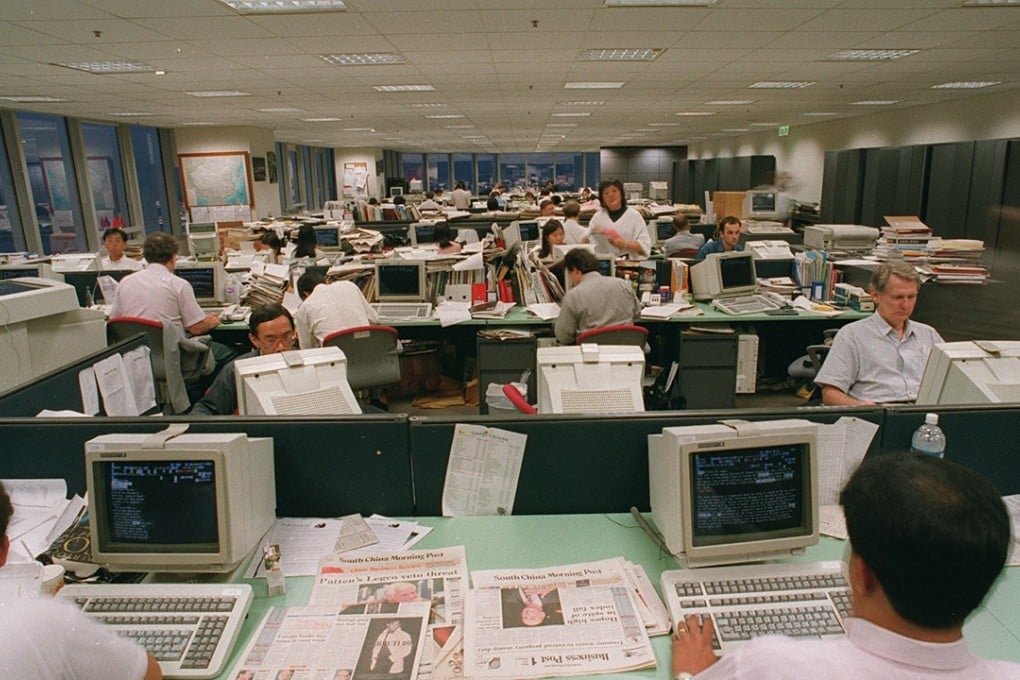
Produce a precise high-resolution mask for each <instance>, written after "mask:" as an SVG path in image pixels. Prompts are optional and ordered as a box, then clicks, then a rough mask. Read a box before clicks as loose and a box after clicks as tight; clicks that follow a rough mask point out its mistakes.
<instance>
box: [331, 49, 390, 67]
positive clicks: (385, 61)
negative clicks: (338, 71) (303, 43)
mask: <svg viewBox="0 0 1020 680" xmlns="http://www.w3.org/2000/svg"><path fill="white" fill-rule="evenodd" d="M319 59H322V60H323V61H324V62H326V63H327V64H332V65H333V66H386V65H389V64H403V63H404V62H405V61H407V60H406V59H404V55H402V54H397V53H396V52H362V53H350V54H320V55H319Z"/></svg>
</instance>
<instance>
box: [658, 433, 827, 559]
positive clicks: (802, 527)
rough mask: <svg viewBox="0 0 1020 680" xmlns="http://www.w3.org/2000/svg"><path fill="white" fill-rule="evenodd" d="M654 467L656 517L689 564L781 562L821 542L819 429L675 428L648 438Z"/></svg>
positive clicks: (671, 547)
mask: <svg viewBox="0 0 1020 680" xmlns="http://www.w3.org/2000/svg"><path fill="white" fill-rule="evenodd" d="M715 428H718V429H719V430H721V431H718V432H715V433H708V432H704V433H702V434H699V435H691V434H690V431H691V430H698V429H701V430H703V431H704V430H712V429H715ZM726 430H728V432H724V431H726ZM648 465H649V469H648V474H649V492H650V494H649V495H650V501H651V509H652V520H653V521H654V522H655V525H656V526H657V527H658V529H659V531H660V532H661V533H662V536H663V539H664V541H665V543H666V545H667V547H668V548H669V550H670V552H671V553H673V554H674V555H675V556H676V557H677V558H678V559H680V561H681V562H682V563H683V564H684V565H685V566H687V567H698V566H711V565H717V564H735V563H741V562H754V561H760V560H767V559H776V558H780V557H785V556H789V555H791V554H800V553H802V552H803V551H804V549H805V548H806V547H807V546H809V545H813V544H815V543H817V542H818V463H817V452H816V443H815V433H814V428H813V427H801V428H789V429H786V428H784V429H776V430H769V431H759V432H753V433H751V434H745V435H740V434H738V433H737V432H736V431H735V430H732V429H730V428H727V427H726V426H721V425H720V426H694V427H693V428H692V427H675V428H672V427H667V428H664V429H663V431H662V434H659V435H650V436H649V437H648Z"/></svg>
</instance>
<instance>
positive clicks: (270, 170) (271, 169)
mask: <svg viewBox="0 0 1020 680" xmlns="http://www.w3.org/2000/svg"><path fill="white" fill-rule="evenodd" d="M266 173H267V174H268V175H269V183H270V184H276V152H275V151H267V152H266Z"/></svg>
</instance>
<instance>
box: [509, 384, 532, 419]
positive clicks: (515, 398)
mask: <svg viewBox="0 0 1020 680" xmlns="http://www.w3.org/2000/svg"><path fill="white" fill-rule="evenodd" d="M503 396H505V397H506V398H507V399H509V400H510V403H511V404H513V405H514V407H515V408H516V409H517V412H518V413H526V414H527V415H532V416H533V415H535V414H536V413H538V411H537V410H536V409H535V407H534V406H532V405H531V404H529V403H528V400H527V399H525V398H524V395H523V394H521V391H520V390H519V389H517V386H516V385H514V384H513V383H507V384H505V385H503Z"/></svg>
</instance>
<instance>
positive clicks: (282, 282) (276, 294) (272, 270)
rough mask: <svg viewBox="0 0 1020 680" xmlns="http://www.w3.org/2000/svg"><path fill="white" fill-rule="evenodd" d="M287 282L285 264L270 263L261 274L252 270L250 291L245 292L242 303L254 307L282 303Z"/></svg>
mask: <svg viewBox="0 0 1020 680" xmlns="http://www.w3.org/2000/svg"><path fill="white" fill-rule="evenodd" d="M287 284H288V280H287V275H286V269H285V268H284V267H283V265H269V266H267V267H265V269H264V270H263V271H262V273H261V274H256V273H255V272H252V274H251V282H250V283H249V284H248V292H247V293H245V295H244V298H243V299H242V304H244V305H245V306H246V307H251V308H252V309H254V308H255V307H261V306H262V305H266V304H270V303H274V304H278V305H279V304H282V303H283V296H284V294H285V293H286V292H287Z"/></svg>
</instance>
